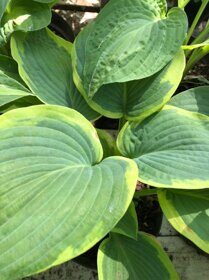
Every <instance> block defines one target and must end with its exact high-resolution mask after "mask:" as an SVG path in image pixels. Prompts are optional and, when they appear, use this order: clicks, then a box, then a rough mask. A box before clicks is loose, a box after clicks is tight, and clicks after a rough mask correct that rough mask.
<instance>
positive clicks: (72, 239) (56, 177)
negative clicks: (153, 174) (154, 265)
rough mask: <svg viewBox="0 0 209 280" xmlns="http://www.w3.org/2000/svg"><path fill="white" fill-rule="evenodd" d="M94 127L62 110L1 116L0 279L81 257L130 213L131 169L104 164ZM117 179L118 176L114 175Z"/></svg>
mask: <svg viewBox="0 0 209 280" xmlns="http://www.w3.org/2000/svg"><path fill="white" fill-rule="evenodd" d="M102 153H103V152H102V147H101V144H100V142H99V139H98V137H97V134H96V130H95V129H94V128H93V126H92V125H91V124H90V123H89V122H88V121H87V120H86V119H85V118H84V117H83V116H82V115H81V114H79V113H78V112H76V111H74V110H72V109H68V108H64V107H62V106H48V105H41V106H34V107H33V108H24V109H18V110H13V111H11V112H9V113H6V114H4V115H3V116H1V117H0V154H1V155H0V174H1V176H0V197H1V200H0V209H1V211H0V275H1V279H2V280H12V279H20V278H22V277H25V276H27V275H30V274H34V273H37V272H39V271H41V270H45V269H47V268H49V267H51V266H54V265H58V264H60V263H62V262H65V261H67V260H69V259H71V258H74V257H76V256H78V255H79V254H81V253H83V252H84V251H86V250H87V249H89V248H90V247H92V246H93V245H94V244H95V243H96V242H98V241H99V240H100V239H101V238H103V237H104V236H105V235H106V234H107V233H108V232H109V231H110V230H111V229H112V228H113V227H114V226H115V224H116V223H117V222H118V221H119V220H120V219H121V218H122V216H123V215H124V214H125V212H126V210H127V209H128V207H129V205H130V202H131V199H132V197H133V194H134V191H135V184H136V180H137V167H136V164H135V163H134V162H133V161H132V160H130V159H125V158H122V157H110V158H107V159H105V160H103V161H102V162H100V161H101V159H102ZM115 174H117V176H115Z"/></svg>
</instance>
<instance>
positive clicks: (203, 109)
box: [168, 86, 209, 116]
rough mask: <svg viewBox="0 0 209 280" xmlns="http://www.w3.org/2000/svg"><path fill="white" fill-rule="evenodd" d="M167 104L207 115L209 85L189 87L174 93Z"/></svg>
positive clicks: (208, 110) (208, 109)
mask: <svg viewBox="0 0 209 280" xmlns="http://www.w3.org/2000/svg"><path fill="white" fill-rule="evenodd" d="M168 104H169V105H172V106H176V107H179V108H182V109H185V110H188V111H191V112H198V113H201V114H204V115H207V116H209V86H202V87H196V88H191V89H189V90H186V91H184V92H181V93H179V94H177V95H175V96H174V97H173V98H172V99H171V100H170V102H169V103H168Z"/></svg>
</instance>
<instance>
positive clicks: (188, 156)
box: [117, 105, 209, 189]
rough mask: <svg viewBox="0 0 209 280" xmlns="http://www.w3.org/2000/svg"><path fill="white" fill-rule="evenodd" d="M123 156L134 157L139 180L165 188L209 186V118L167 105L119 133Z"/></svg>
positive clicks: (127, 125)
mask: <svg viewBox="0 0 209 280" xmlns="http://www.w3.org/2000/svg"><path fill="white" fill-rule="evenodd" d="M117 141H118V148H119V151H120V152H121V154H122V155H124V156H127V157H129V158H134V159H135V161H136V163H137V165H138V168H139V181H141V182H144V183H147V184H149V185H151V186H156V187H164V188H182V189H201V188H208V186H209V172H208V166H209V117H208V116H204V115H202V114H199V113H193V112H188V111H186V110H183V109H179V108H176V107H173V106H168V105H167V106H165V107H164V109H163V110H161V111H160V112H159V113H157V114H155V115H153V116H151V117H150V118H148V119H146V120H145V121H143V122H141V123H140V122H138V123H137V122H132V123H127V124H126V125H125V126H124V128H123V129H122V131H121V133H120V134H119V138H118V140H117Z"/></svg>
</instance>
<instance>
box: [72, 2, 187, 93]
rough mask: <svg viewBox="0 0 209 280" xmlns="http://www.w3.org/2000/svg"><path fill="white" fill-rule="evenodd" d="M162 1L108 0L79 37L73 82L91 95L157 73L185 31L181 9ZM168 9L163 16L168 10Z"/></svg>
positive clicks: (171, 55) (83, 91)
mask: <svg viewBox="0 0 209 280" xmlns="http://www.w3.org/2000/svg"><path fill="white" fill-rule="evenodd" d="M166 9H167V7H166V1H165V0H157V1H156V0H151V1H147V0H131V1H130V0H129V1H127V0H111V1H110V2H109V3H108V4H107V5H106V6H105V7H104V9H102V11H101V13H100V14H99V16H98V17H97V18H96V21H95V22H93V23H92V24H90V25H88V26H87V27H86V28H85V29H84V30H83V31H82V32H81V33H80V35H79V36H78V37H77V39H76V41H75V44H74V48H73V53H72V54H73V66H74V81H75V83H76V85H77V87H78V88H79V90H80V91H81V92H82V94H83V95H86V96H88V97H89V98H92V97H93V96H94V94H95V93H96V92H97V90H98V89H99V88H100V87H101V86H102V85H104V84H109V83H114V82H126V81H130V80H136V79H143V78H146V77H149V76H151V75H153V74H155V73H157V72H158V71H160V70H161V69H162V68H163V67H164V66H165V65H166V64H167V63H168V62H169V61H170V60H171V59H172V58H173V57H174V55H175V54H176V53H177V51H178V50H179V48H180V46H181V44H182V43H183V40H184V38H185V35H186V30H187V17H186V14H185V13H184V11H183V10H181V9H179V8H173V9H171V10H169V12H168V13H167V11H166ZM166 13H167V14H166Z"/></svg>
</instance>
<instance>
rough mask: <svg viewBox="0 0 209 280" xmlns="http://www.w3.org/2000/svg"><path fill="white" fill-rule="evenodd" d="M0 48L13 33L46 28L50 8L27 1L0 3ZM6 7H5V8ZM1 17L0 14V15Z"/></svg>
mask: <svg viewBox="0 0 209 280" xmlns="http://www.w3.org/2000/svg"><path fill="white" fill-rule="evenodd" d="M2 5H3V6H2V13H3V8H4V9H5V8H6V10H5V12H4V14H2V21H1V28H0V47H3V46H4V45H5V44H6V43H7V42H8V40H9V38H10V36H11V34H12V33H13V32H14V31H18V30H22V31H34V30H38V29H41V28H44V27H46V26H47V25H48V24H49V23H50V21H51V11H50V6H49V4H47V3H39V2H35V1H28V0H10V1H7V3H6V2H5V3H2ZM6 5H7V6H6ZM0 15H1V14H0Z"/></svg>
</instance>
